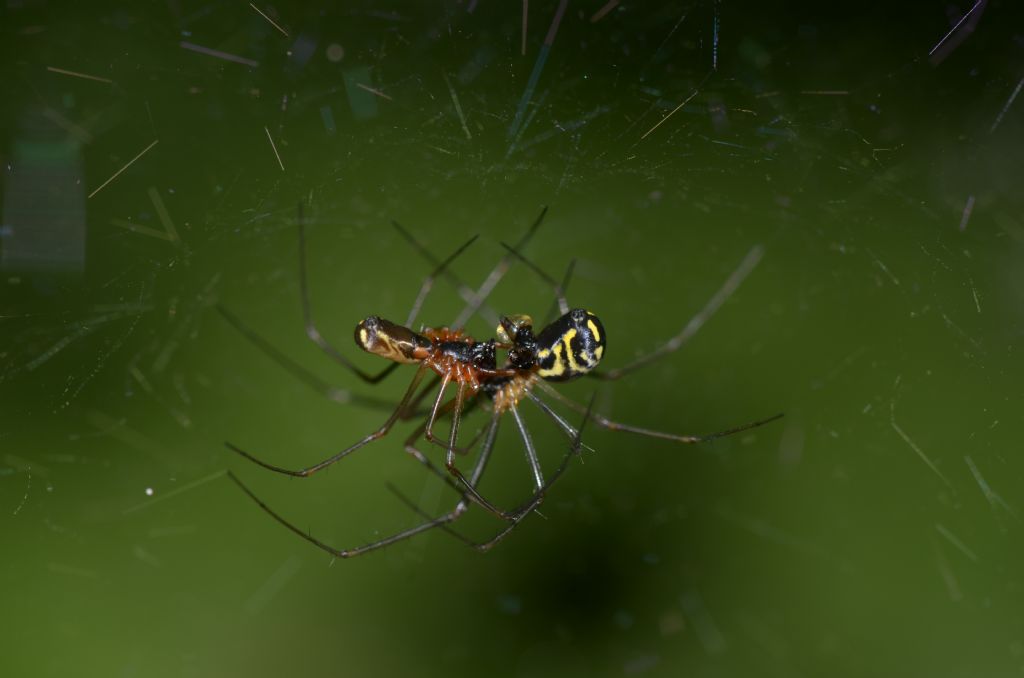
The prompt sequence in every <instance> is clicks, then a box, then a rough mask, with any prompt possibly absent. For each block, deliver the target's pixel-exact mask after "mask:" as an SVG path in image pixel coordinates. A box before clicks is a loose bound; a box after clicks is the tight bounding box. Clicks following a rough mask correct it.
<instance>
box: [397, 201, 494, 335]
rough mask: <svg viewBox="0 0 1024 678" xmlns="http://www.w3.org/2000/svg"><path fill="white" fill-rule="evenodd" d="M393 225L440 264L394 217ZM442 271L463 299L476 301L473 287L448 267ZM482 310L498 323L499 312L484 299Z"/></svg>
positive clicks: (418, 250)
mask: <svg viewBox="0 0 1024 678" xmlns="http://www.w3.org/2000/svg"><path fill="white" fill-rule="evenodd" d="M391 225H392V226H394V227H395V229H396V230H397V231H398V232H399V233H400V234H401V235H402V237H403V238H405V239H406V240H407V241H409V244H411V245H412V246H413V248H415V249H416V251H417V252H419V253H420V254H421V255H422V256H423V258H424V259H426V260H427V261H428V262H430V263H431V264H434V265H435V266H437V265H439V262H438V259H437V257H435V256H434V255H433V254H431V252H430V250H428V249H427V248H426V247H425V246H424V245H423V244H422V243H421V242H420V241H419V240H417V239H416V237H415V236H413V234H412V233H411V232H409V231H408V230H406V228H405V227H404V226H402V225H401V224H400V223H398V222H397V221H395V220H394V219H392V220H391ZM441 273H443V274H444V277H445V278H446V279H447V280H448V281H449V282H450V283H451V284H452V285H453V286H454V287H455V289H456V291H457V292H458V293H459V296H460V297H462V300H463V301H465V302H467V303H473V302H474V301H475V299H476V292H474V291H473V290H472V289H470V288H469V286H468V285H466V284H464V283H463V282H462V281H461V280H459V278H458V277H457V276H456V275H455V274H454V273H452V272H451V271H450V270H448V269H442V270H441ZM480 311H481V314H482V315H483V316H484V318H485V319H486V320H487V322H489V323H491V324H492V325H495V326H496V325H497V324H498V314H497V313H496V312H495V311H494V309H492V308H491V307H490V306H488V305H487V304H486V303H484V302H483V301H481V302H480ZM411 326H412V323H411V322H408V323H406V327H411Z"/></svg>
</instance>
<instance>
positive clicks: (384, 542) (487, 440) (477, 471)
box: [228, 418, 498, 558]
mask: <svg viewBox="0 0 1024 678" xmlns="http://www.w3.org/2000/svg"><path fill="white" fill-rule="evenodd" d="M422 432H423V431H422V428H421V429H420V430H419V431H417V435H419V434H421V433H422ZM497 434H498V420H497V418H492V420H491V424H490V425H489V426H488V427H487V431H486V433H485V435H484V443H483V446H482V447H481V449H480V456H479V458H478V459H477V462H476V465H475V466H474V468H473V472H472V473H471V474H470V482H471V483H472V484H473V485H476V484H477V483H479V482H480V477H481V475H483V471H484V468H485V467H486V465H487V461H488V460H489V459H490V456H491V450H492V449H493V448H494V441H495V439H496V438H497ZM477 439H479V438H477ZM474 445H475V443H474ZM417 452H418V450H417ZM413 456H414V457H415V458H416V459H417V461H420V462H421V463H422V464H424V465H425V466H426V467H427V468H428V469H429V470H430V471H432V472H433V473H434V474H435V475H437V476H438V477H440V478H441V479H442V480H444V481H445V482H446V483H448V484H449V485H451V486H452V487H453V488H454V489H455V490H456V491H458V492H460V493H461V490H460V489H459V488H458V487H457V486H456V485H455V483H454V481H452V479H451V478H450V477H449V476H448V475H447V474H445V473H444V472H443V471H441V470H440V469H438V468H437V467H436V466H434V465H433V464H431V463H430V461H428V460H427V459H426V457H424V456H423V455H422V454H414V455H413ZM228 477H230V478H231V480H233V481H234V482H235V483H236V484H237V485H238V486H239V487H240V488H242V490H243V491H244V492H245V493H246V494H247V495H249V497H250V498H251V499H252V500H253V501H255V502H256V504H258V505H259V507H260V508H262V509H263V510H264V511H266V512H267V513H268V514H269V515H270V516H271V517H272V518H273V519H274V520H276V521H277V522H279V523H280V524H282V525H284V526H285V527H286V528H288V529H289V530H291V531H292V532H294V533H295V534H297V535H299V536H300V537H302V538H303V539H305V540H306V541H308V542H309V543H311V544H313V545H314V546H316V547H317V548H320V549H323V550H324V551H326V552H327V553H330V554H331V555H333V556H336V557H338V558H351V557H353V556H358V555H362V554H364V553H367V552H369V551H374V550H376V549H379V548H382V547H384V546H390V545H391V544H394V543H396V542H399V541H402V540H403V539H408V538H409V537H412V536H415V535H417V534H420V533H421V532H426V531H427V530H431V529H433V528H435V527H441V528H443V529H446V530H447V529H448V528H447V527H446V525H447V524H448V523H451V522H453V521H455V520H457V519H458V518H460V517H461V516H462V514H463V513H465V512H466V509H467V508H468V505H467V503H466V496H465V494H460V498H459V501H458V503H457V504H456V505H455V508H454V509H453V510H452V511H449V512H448V513H446V514H445V515H443V516H441V517H439V518H437V519H433V520H430V521H428V522H426V523H422V524H420V525H416V526H413V527H411V528H409V529H407V530H402V531H401V532H397V533H395V534H393V535H391V536H390V537H385V538H384V539H379V540H377V541H374V542H370V543H368V544H364V545H363V546H359V547H357V548H353V549H337V548H335V547H333V546H330V545H328V544H326V543H324V542H322V541H320V540H319V539H317V538H316V537H314V536H313V535H311V534H309V533H308V532H304V531H303V530H301V529H299V528H298V527H296V526H295V524H294V523H292V522H290V521H288V520H286V519H285V518H284V517H282V516H281V515H280V514H279V513H277V512H276V511H274V510H273V509H272V508H270V507H269V506H268V505H267V504H266V503H264V502H263V500H261V499H260V498H259V497H258V496H256V494H255V493H254V492H253V491H252V490H250V489H249V488H248V487H247V486H246V485H245V484H244V483H243V482H242V481H241V480H239V479H238V477H237V476H236V475H235V474H234V473H232V472H231V471H228ZM388 487H389V488H390V489H391V490H392V491H393V492H395V493H396V494H398V492H397V490H395V489H394V487H393V486H391V485H390V484H389V485H388ZM399 497H401V498H402V500H403V501H406V502H407V503H408V500H407V499H405V497H402V495H400V494H399Z"/></svg>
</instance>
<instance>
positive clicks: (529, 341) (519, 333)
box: [497, 315, 537, 370]
mask: <svg viewBox="0 0 1024 678" xmlns="http://www.w3.org/2000/svg"><path fill="white" fill-rule="evenodd" d="M497 334H498V339H499V340H500V341H501V342H502V343H505V344H511V347H510V348H509V349H508V363H509V365H510V366H511V367H514V368H516V369H517V370H528V369H530V368H531V367H533V366H534V364H536V362H537V338H536V337H535V336H534V335H533V319H532V318H531V317H530V316H528V315H511V316H506V317H504V318H502V319H501V324H499V325H498V330H497Z"/></svg>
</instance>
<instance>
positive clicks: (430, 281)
mask: <svg viewBox="0 0 1024 678" xmlns="http://www.w3.org/2000/svg"><path fill="white" fill-rule="evenodd" d="M393 223H394V222H393ZM395 225H396V226H397V223H396V224H395ZM398 228H399V229H400V230H401V227H400V226H399V227H398ZM478 237H480V236H479V235H474V236H473V237H472V238H470V239H469V240H467V241H466V242H465V244H463V245H462V246H461V247H459V249H457V250H455V251H454V252H452V253H451V254H450V255H449V256H448V258H447V259H445V260H444V261H442V262H441V263H440V264H438V265H437V268H435V269H434V270H433V271H431V272H430V275H428V276H427V277H426V278H424V279H423V283H422V284H421V285H420V291H419V293H418V294H417V295H416V300H415V301H414V302H413V304H412V308H411V309H409V317H408V319H407V320H406V321H405V326H406V327H412V324H413V323H414V322H415V321H416V316H418V315H419V313H420V308H421V307H422V306H423V301H424V300H425V299H426V298H427V294H429V293H430V290H431V289H433V287H434V280H436V279H437V276H439V275H440V274H441V273H443V272H445V271H446V270H447V268H448V264H450V263H452V261H454V260H455V258H456V257H457V256H459V255H460V254H462V253H463V252H464V251H465V250H466V248H467V247H469V246H470V245H472V244H473V243H474V242H475V241H476V239H477V238H478Z"/></svg>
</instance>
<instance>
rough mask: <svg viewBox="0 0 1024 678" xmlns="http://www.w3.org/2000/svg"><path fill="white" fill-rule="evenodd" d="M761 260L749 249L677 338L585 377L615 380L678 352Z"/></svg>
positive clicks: (757, 250) (761, 252)
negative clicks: (644, 353)
mask: <svg viewBox="0 0 1024 678" xmlns="http://www.w3.org/2000/svg"><path fill="white" fill-rule="evenodd" d="M762 256H764V248H763V247H761V246H760V245H755V246H754V247H753V248H751V250H750V251H749V252H747V256H745V257H744V258H743V261H741V262H740V265H739V266H738V267H737V268H736V270H735V271H733V272H732V274H731V275H730V276H729V277H728V279H726V281H725V284H723V285H722V287H721V288H719V290H718V291H717V292H715V294H714V295H713V296H712V297H711V299H709V300H708V303H707V304H705V305H704V308H702V309H701V310H700V311H699V312H698V313H697V315H695V316H693V317H692V318H690V321H689V322H688V323H686V325H685V326H684V327H683V329H682V330H680V331H679V334H677V335H675V336H674V337H672V338H671V339H669V340H668V341H666V342H665V343H664V344H662V345H661V346H659V347H658V348H656V349H654V350H653V351H651V352H650V353H648V354H647V355H643V356H640V357H639V358H637V359H636V360H634V361H633V362H631V363H627V364H625V365H623V366H622V367H617V368H615V369H612V370H608V371H606V372H600V371H594V372H590V373H588V376H591V377H595V378H597V379H618V378H620V377H622V376H624V375H626V374H629V373H630V372H632V371H634V370H638V369H640V368H641V367H644V366H646V365H649V364H651V363H652V362H654V361H655V360H657V359H658V358H661V357H663V356H666V355H668V354H669V353H672V352H673V351H676V350H678V349H679V347H680V346H682V345H683V344H685V343H686V342H687V341H688V340H689V339H690V338H691V337H693V335H695V334H696V333H697V331H698V330H699V329H700V328H701V327H702V326H703V325H704V323H706V322H707V321H708V319H709V318H710V317H711V316H713V315H714V314H715V311H717V310H718V309H719V308H721V307H722V304H724V303H725V302H726V300H727V299H728V298H729V297H731V296H732V294H733V293H734V292H735V291H736V289H737V288H738V287H739V286H740V284H741V283H742V282H743V280H744V279H745V278H746V277H747V276H748V275H750V272H751V271H753V270H754V268H755V267H756V266H757V264H758V262H760V261H761V257H762Z"/></svg>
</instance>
